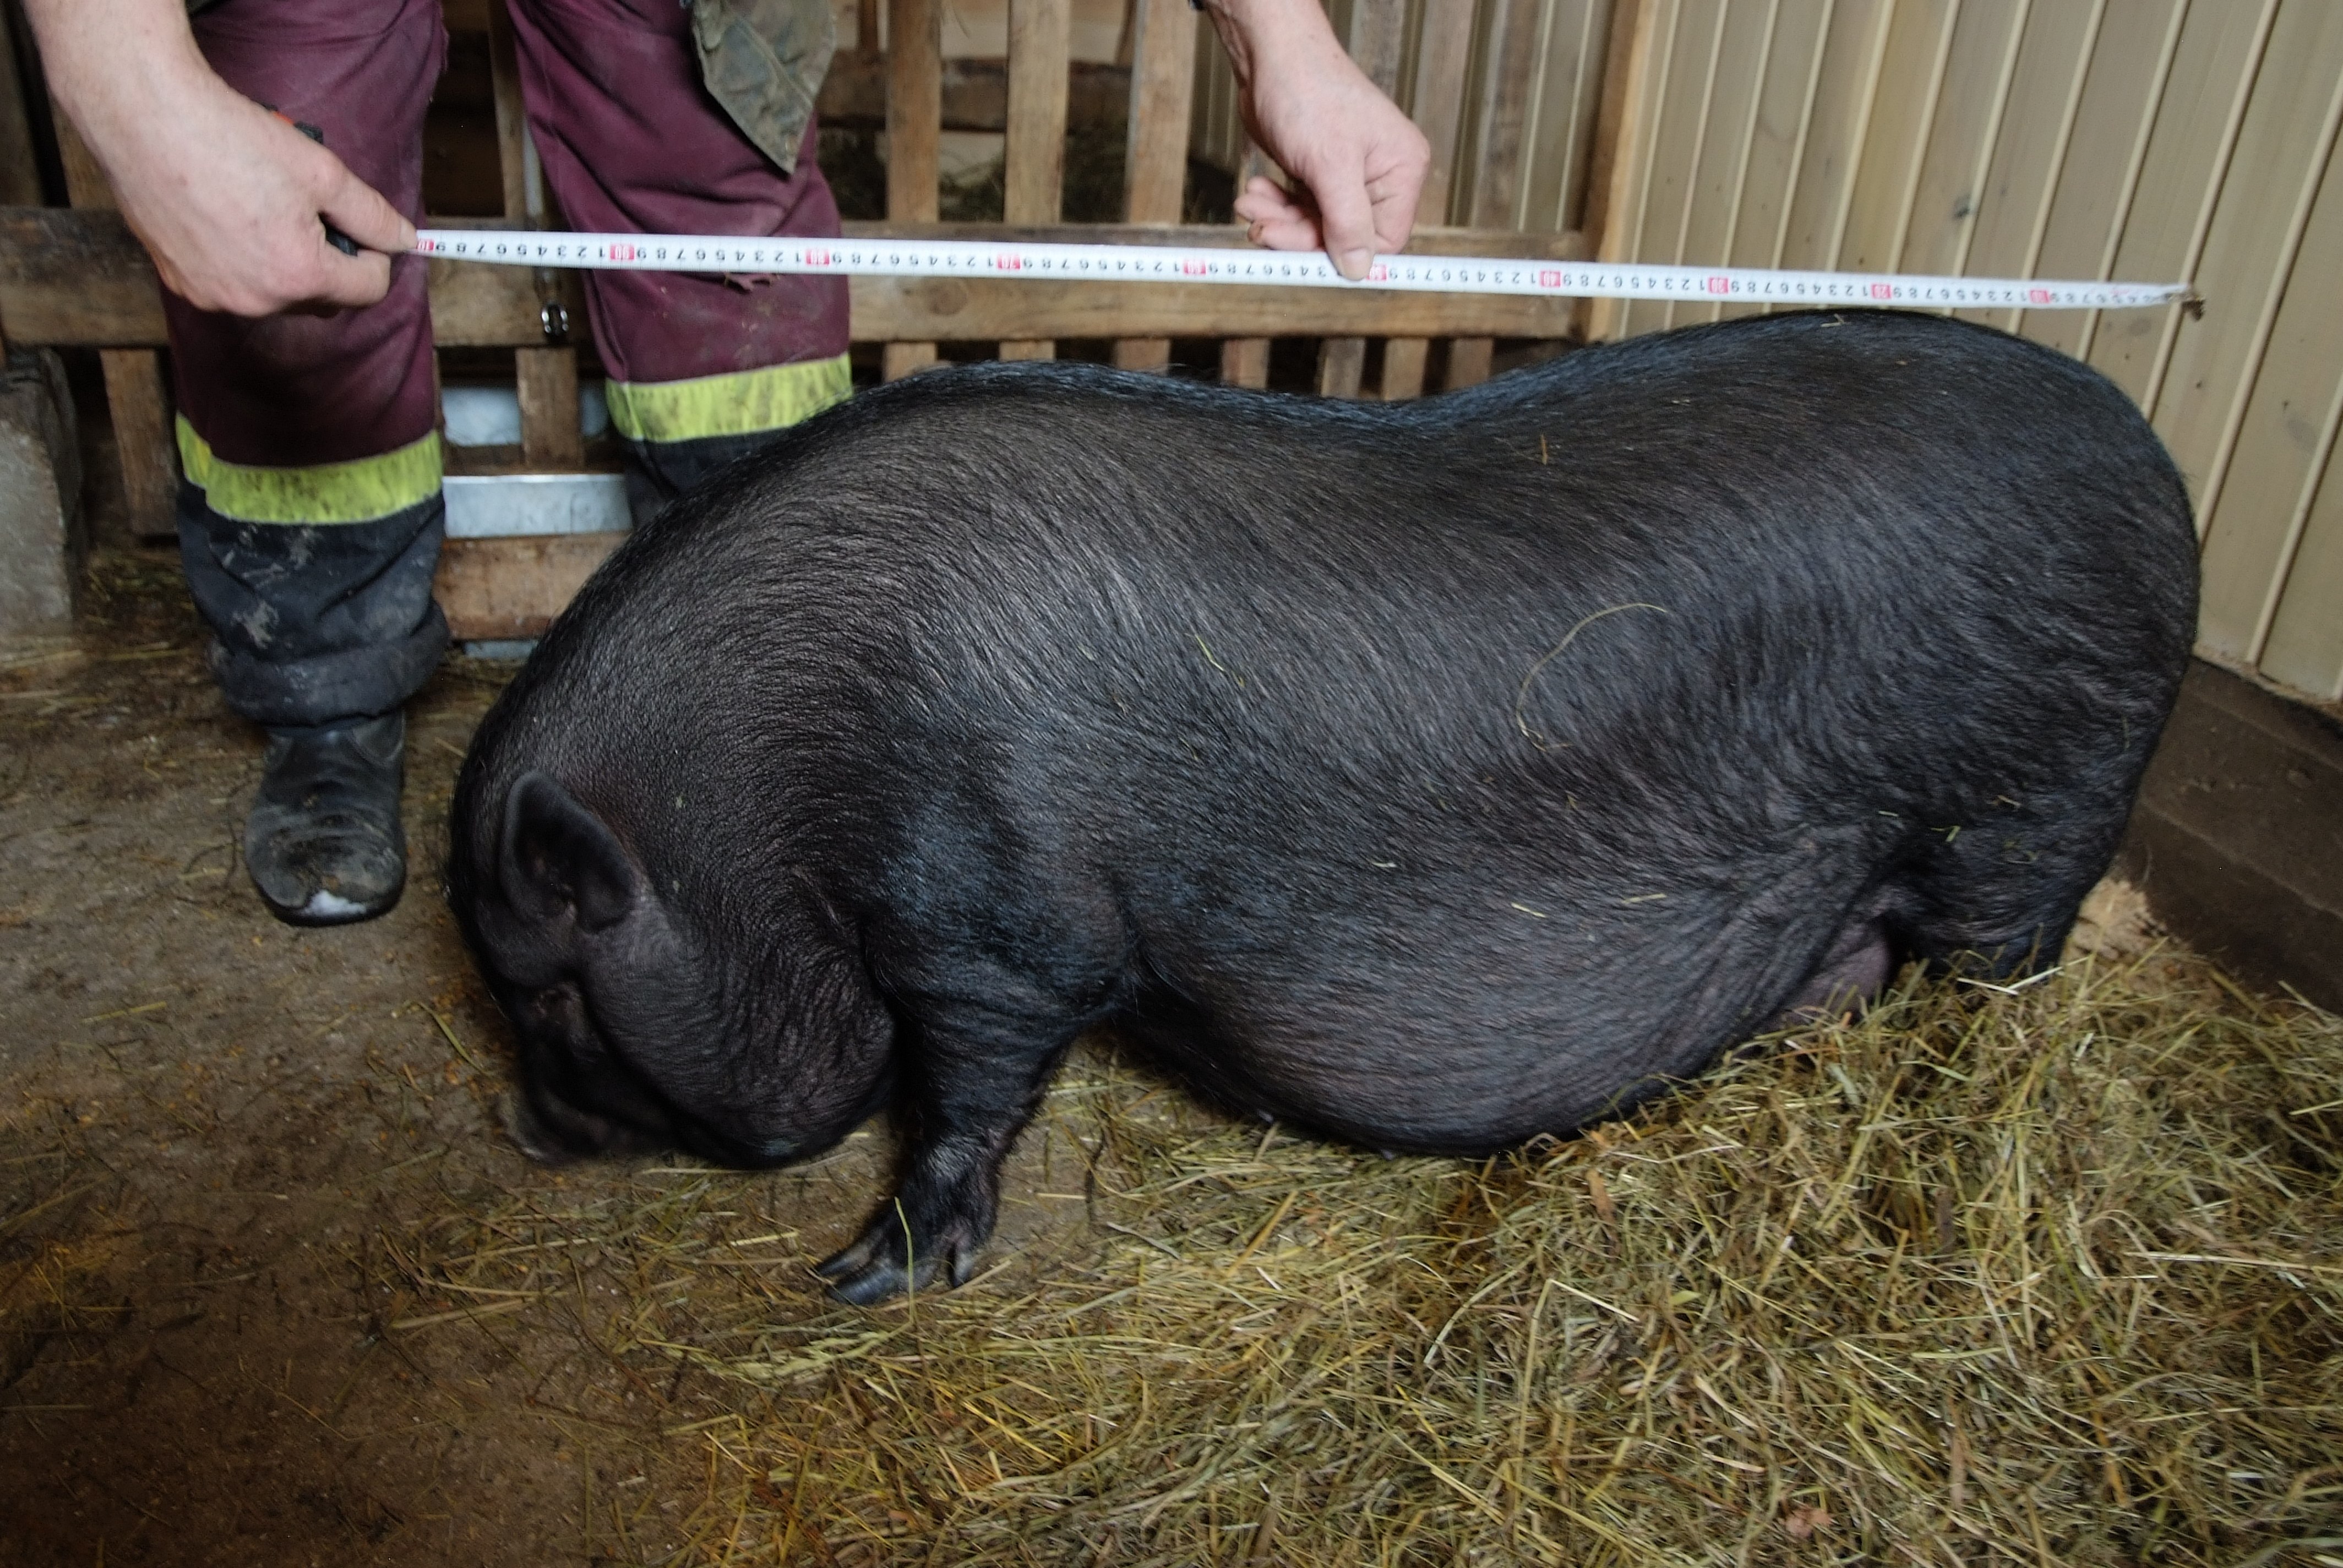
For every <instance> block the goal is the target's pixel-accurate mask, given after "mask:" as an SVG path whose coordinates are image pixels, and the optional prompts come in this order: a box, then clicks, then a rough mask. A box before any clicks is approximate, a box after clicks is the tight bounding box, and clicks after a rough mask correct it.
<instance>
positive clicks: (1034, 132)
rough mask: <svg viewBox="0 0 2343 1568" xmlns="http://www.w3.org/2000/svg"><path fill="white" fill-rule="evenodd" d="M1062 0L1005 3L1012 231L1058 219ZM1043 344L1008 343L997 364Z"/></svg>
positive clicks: (1063, 89) (1065, 41) (1067, 22)
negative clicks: (1007, 30)
mask: <svg viewBox="0 0 2343 1568" xmlns="http://www.w3.org/2000/svg"><path fill="white" fill-rule="evenodd" d="M1073 20H1074V12H1073V6H1072V5H1071V3H1070V0H1009V127H1008V134H1007V136H1006V138H1005V140H1004V143H1003V147H1002V152H1001V181H1002V196H1001V206H1002V216H1005V217H1006V218H1007V220H1008V221H1009V222H1011V223H1013V224H1032V223H1056V222H1057V221H1058V220H1059V219H1060V218H1061V216H1064V190H1065V169H1066V95H1067V81H1068V77H1067V65H1068V53H1069V50H1070V49H1071V45H1072V41H1073ZM1055 353H1056V346H1055V345H1054V344H1053V343H1051V341H1050V339H1048V338H1046V337H1041V338H1033V337H1026V338H1011V339H1009V340H1007V341H1006V342H1004V343H1002V344H1001V357H1002V358H1003V359H1048V358H1051V357H1052V356H1053V355H1054V354H1055Z"/></svg>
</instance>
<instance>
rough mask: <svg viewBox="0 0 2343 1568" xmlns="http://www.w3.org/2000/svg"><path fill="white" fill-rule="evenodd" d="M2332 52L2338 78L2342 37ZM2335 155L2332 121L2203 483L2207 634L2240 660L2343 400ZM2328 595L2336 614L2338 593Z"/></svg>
mask: <svg viewBox="0 0 2343 1568" xmlns="http://www.w3.org/2000/svg"><path fill="white" fill-rule="evenodd" d="M2335 58H2336V65H2335V66H2334V71H2335V75H2337V77H2338V78H2343V39H2338V41H2337V49H2336V56H2335ZM2335 153H2336V147H2335V135H2334V132H2333V130H2332V128H2331V127H2330V128H2329V129H2328V135H2327V136H2326V137H2325V138H2324V140H2323V141H2322V143H2321V144H2320V146H2319V147H2318V151H2317V153H2316V154H2315V155H2314V156H2313V158H2312V160H2311V166H2310V167H2311V175H2312V181H2311V183H2313V184H2315V185H2316V186H2317V187H2318V193H2317V196H2316V197H2315V198H2314V199H2313V201H2312V202H2311V203H2310V205H2309V211H2308V214H2307V221H2306V222H2305V223H2304V226H2303V228H2302V233H2301V238H2300V241H2299V243H2298V245H2297V246H2295V248H2294V252H2293V255H2292V256H2289V257H2288V262H2287V265H2286V266H2285V269H2284V270H2285V283H2284V288H2283V299H2282V301H2281V302H2280V304H2279V305H2278V308H2277V310H2276V311H2275V312H2274V313H2273V317H2272V320H2271V323H2270V326H2269V328H2268V332H2267V333H2266V334H2265V335H2264V336H2263V337H2262V338H2261V341H2260V342H2259V343H2258V345H2257V346H2256V347H2258V349H2259V352H2258V353H2257V354H2256V355H2255V357H2254V358H2253V359H2251V360H2250V361H2248V362H2247V366H2248V367H2247V380H2248V381H2249V382H2250V384H2251V387H2252V391H2251V394H2250V397H2247V398H2242V399H2240V401H2241V402H2243V404H2244V407H2243V408H2242V410H2241V413H2240V417H2239V418H2238V421H2237V433H2236V436H2235V437H2234V438H2233V439H2232V440H2231V441H2230V442H2229V443H2228V449H2227V451H2226V452H2224V453H2223V455H2222V460H2221V461H2220V462H2219V463H2218V464H2217V467H2216V469H2215V471H2214V472H2213V473H2211V474H2208V475H2207V476H2206V478H2205V483H2204V489H2205V499H2204V501H2203V503H2202V509H2203V513H2204V537H2205V578H2204V598H2203V601H2202V602H2203V615H2202V618H2203V627H2204V642H2205V646H2206V647H2207V648H2208V649H2210V650H2211V651H2212V652H2213V653H2215V654H2216V655H2218V656H2220V657H2222V658H2228V659H2232V660H2235V661H2237V662H2241V663H2244V664H2247V665H2251V664H2253V663H2255V662H2257V661H2258V660H2260V659H2262V658H2264V657H2265V655H2266V650H2267V645H2268V643H2269V642H2270V640H2271V632H2272V628H2273V623H2274V622H2275V621H2276V619H2277V616H2278V601H2279V598H2280V597H2281V595H2282V594H2283V593H2284V592H2285V590H2286V589H2287V587H2288V578H2289V576H2290V575H2291V573H2292V570H2293V568H2295V567H2296V565H2297V564H2298V554H2299V549H2300V546H2301V542H2302V529H2303V527H2304V525H2305V524H2306V523H2307V522H2308V520H2309V517H2310V509H2311V506H2312V504H2313V502H2314V500H2315V499H2316V492H2317V486H2318V479H2319V477H2320V476H2321V475H2322V474H2323V473H2324V472H2325V470H2326V468H2327V466H2328V460H2329V458H2330V457H2331V454H2332V451H2333V447H2334V424H2335V417H2336V416H2335V410H2336V409H2337V408H2338V407H2343V310H2338V309H2337V308H2336V307H2335V279H2336V277H2337V276H2338V270H2343V157H2338V156H2335ZM2320 166H2324V173H2323V174H2321V173H2320V172H2319V170H2320ZM2241 172H2242V171H2241ZM2240 216H2243V215H2242V214H2241V215H2240ZM2273 216H2275V215H2273ZM2321 416H2324V417H2321ZM2225 476H2226V477H2225ZM2327 602H2328V613H2329V614H2330V615H2331V616H2333V617H2335V618H2338V619H2343V598H2330V599H2328V601H2327Z"/></svg>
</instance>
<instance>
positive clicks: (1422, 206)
mask: <svg viewBox="0 0 2343 1568" xmlns="http://www.w3.org/2000/svg"><path fill="white" fill-rule="evenodd" d="M1422 39H1423V41H1422V44H1421V45H1420V46H1419V48H1418V49H1417V51H1416V61H1415V95H1414V101H1415V126H1416V129H1418V130H1420V131H1422V132H1423V136H1424V139H1425V140H1426V141H1428V142H1430V143H1431V144H1432V167H1431V169H1430V171H1429V172H1427V173H1426V174H1425V176H1424V177H1423V195H1422V196H1419V197H1418V198H1417V199H1416V204H1415V220H1416V222H1417V223H1419V224H1444V223H1446V222H1447V221H1448V193H1449V186H1450V185H1451V184H1452V183H1453V179H1454V176H1455V173H1456V142H1457V136H1458V134H1459V132H1460V131H1462V129H1463V125H1464V75H1465V71H1466V68H1467V67H1468V66H1470V65H1472V63H1473V0H1425V5H1424V8H1423V35H1422ZM1431 347H1432V343H1431V340H1430V339H1429V338H1423V337H1392V338H1386V339H1385V340H1384V342H1383V397H1384V399H1385V401H1392V400H1395V399H1398V398H1401V397H1415V396H1416V395H1417V394H1419V393H1421V392H1422V391H1423V373H1424V365H1425V361H1426V360H1427V359H1428V358H1429V357H1430V350H1431Z"/></svg>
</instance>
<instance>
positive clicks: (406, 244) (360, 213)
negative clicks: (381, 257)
mask: <svg viewBox="0 0 2343 1568" xmlns="http://www.w3.org/2000/svg"><path fill="white" fill-rule="evenodd" d="M337 173H338V174H339V176H340V177H339V178H338V179H337V180H336V181H334V183H333V184H332V185H330V186H327V189H326V191H325V192H324V193H323V195H322V196H320V197H319V198H318V201H317V211H318V213H319V214H320V215H321V216H323V217H324V218H325V220H326V221H327V223H330V224H332V225H333V226H335V227H336V228H337V229H340V230H341V231H342V232H343V233H344V234H346V235H348V236H350V237H351V238H352V239H354V240H356V241H357V242H358V243H359V244H360V245H362V246H366V247H367V249H368V250H378V251H381V252H383V253H384V254H385V255H387V256H403V255H405V254H406V253H407V252H408V251H410V250H413V249H414V248H415V226H414V225H413V224H411V223H409V222H407V219H406V217H405V216H402V215H401V214H400V212H399V210H398V209H397V207H395V206H391V205H390V203H388V202H387V201H385V200H384V199H383V196H382V193H381V192H379V191H377V190H376V189H375V188H374V187H373V186H370V185H368V184H367V183H366V181H364V180H362V179H360V178H358V176H356V175H354V174H352V173H350V171H349V170H348V169H347V167H343V166H339V165H338V164H337Z"/></svg>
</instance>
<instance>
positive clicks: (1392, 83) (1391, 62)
mask: <svg viewBox="0 0 2343 1568" xmlns="http://www.w3.org/2000/svg"><path fill="white" fill-rule="evenodd" d="M1406 24H1407V0H1351V36H1350V42H1349V48H1350V51H1351V58H1352V60H1353V62H1355V63H1356V64H1357V65H1358V67H1359V69H1360V70H1362V71H1363V72H1365V73H1366V76H1367V80H1369V81H1371V82H1373V84H1374V85H1375V86H1376V88H1377V90H1378V91H1380V92H1382V93H1383V95H1385V96H1386V97H1389V96H1393V95H1396V94H1397V93H1398V91H1399V67H1400V56H1401V55H1403V53H1404V52H1405V50H1406V47H1407V35H1406V30H1405V29H1406ZM1366 369H1367V340H1366V339H1365V338H1363V337H1329V338H1327V339H1326V340H1325V341H1324V342H1322V343H1321V344H1320V345H1319V346H1318V395H1319V396H1320V397H1357V396H1358V395H1359V390H1360V387H1361V384H1362V383H1363V381H1364V379H1365V377H1366Z"/></svg>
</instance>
